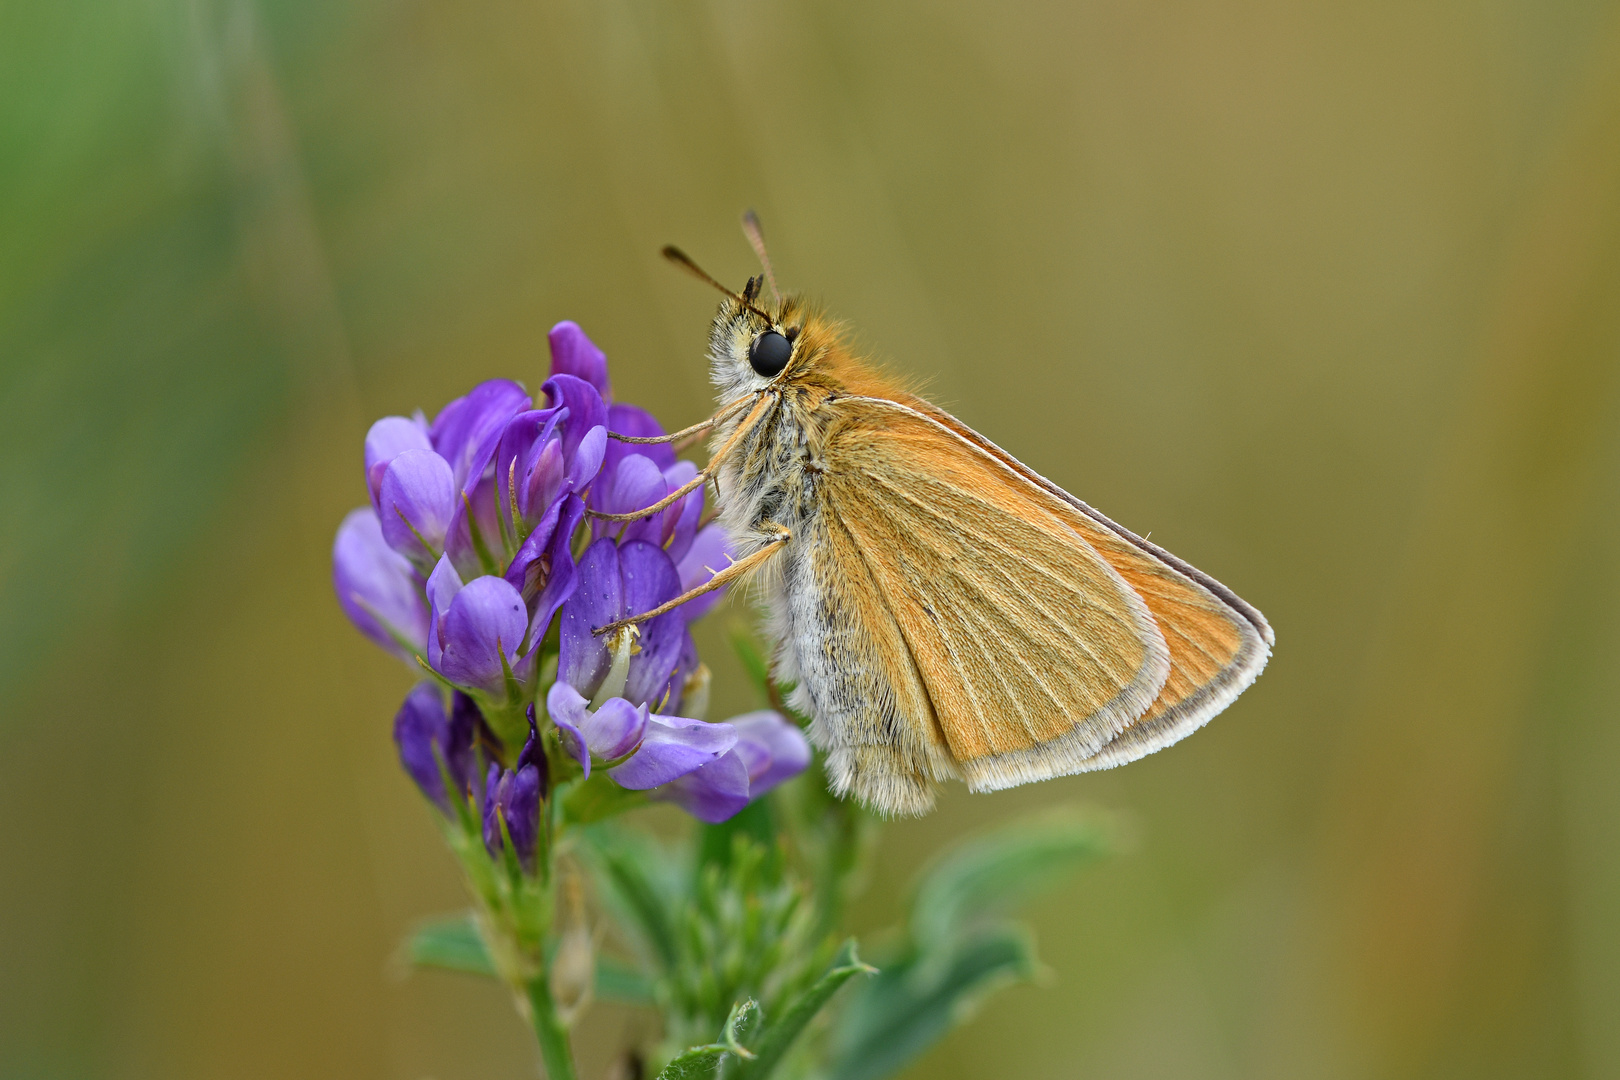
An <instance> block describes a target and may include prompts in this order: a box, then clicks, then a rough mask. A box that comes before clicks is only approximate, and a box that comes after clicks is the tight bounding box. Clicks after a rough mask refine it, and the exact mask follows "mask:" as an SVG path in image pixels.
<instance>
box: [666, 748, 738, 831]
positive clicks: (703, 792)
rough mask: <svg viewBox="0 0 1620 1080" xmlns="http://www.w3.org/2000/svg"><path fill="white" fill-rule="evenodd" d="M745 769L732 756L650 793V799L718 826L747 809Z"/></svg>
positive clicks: (724, 756)
mask: <svg viewBox="0 0 1620 1080" xmlns="http://www.w3.org/2000/svg"><path fill="white" fill-rule="evenodd" d="M748 797H749V787H748V768H747V766H746V765H744V764H743V761H742V758H740V757H739V756H738V755H737V754H736V753H735V752H732V753H728V754H723V755H721V756H720V757H719V758H716V759H715V760H714V761H712V762H710V763H709V764H707V765H705V766H703V767H702V768H700V769H697V770H695V771H693V772H690V773H688V774H686V775H685V776H683V777H681V778H679V779H678V780H675V781H674V782H672V783H670V784H669V785H667V786H665V787H662V788H659V789H658V790H657V791H655V792H653V798H655V799H664V800H667V801H669V802H673V803H675V804H676V805H678V806H680V807H681V809H683V810H685V811H686V812H687V813H688V814H691V815H692V816H693V817H695V818H697V819H698V820H699V821H705V822H708V823H709V824H710V825H717V824H719V823H720V822H722V821H725V820H726V819H728V818H730V817H732V816H733V815H735V814H736V813H737V811H739V810H741V809H742V808H743V807H745V806H747V805H748Z"/></svg>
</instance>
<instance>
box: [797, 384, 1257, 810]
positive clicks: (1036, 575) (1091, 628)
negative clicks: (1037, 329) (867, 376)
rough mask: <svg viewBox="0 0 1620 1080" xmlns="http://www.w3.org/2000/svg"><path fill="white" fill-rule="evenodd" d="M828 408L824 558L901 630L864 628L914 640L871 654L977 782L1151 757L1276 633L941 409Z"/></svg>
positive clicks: (1228, 695) (1247, 671)
mask: <svg viewBox="0 0 1620 1080" xmlns="http://www.w3.org/2000/svg"><path fill="white" fill-rule="evenodd" d="M917 404H918V405H922V403H921V402H918V403H917ZM826 408H828V409H829V410H830V411H831V412H832V414H833V419H832V421H831V423H830V424H829V425H828V426H827V427H826V428H825V429H824V440H823V446H822V447H821V454H822V464H823V468H824V470H825V472H824V474H823V475H822V476H821V477H820V480H819V483H818V490H819V491H820V493H821V496H822V499H821V502H822V508H823V511H824V515H825V527H826V539H827V541H828V543H827V545H826V561H827V563H828V565H827V566H826V567H825V570H824V573H825V574H826V575H830V576H832V577H834V578H836V577H840V576H845V577H847V578H848V579H851V580H855V581H859V582H861V584H862V585H863V586H866V587H869V588H870V589H872V590H874V591H875V592H876V593H877V594H878V597H879V598H880V600H881V609H882V610H881V611H878V610H873V611H871V613H870V614H869V615H867V616H866V618H867V619H868V620H870V621H872V622H874V623H881V622H883V621H884V619H883V616H884V614H886V615H887V616H888V618H889V619H890V620H892V626H893V629H897V630H898V635H896V634H895V633H894V632H893V629H891V628H889V627H884V628H881V629H878V628H876V627H874V630H873V634H872V640H877V639H878V638H882V639H885V640H888V641H894V640H895V639H896V638H897V637H898V639H899V640H901V641H903V643H904V648H905V653H904V654H903V655H902V654H900V653H899V651H898V646H895V647H892V648H880V649H878V650H876V655H875V656H872V657H862V658H860V660H861V662H866V663H876V664H878V665H879V666H882V667H885V668H887V669H888V674H889V677H890V678H891V679H892V680H893V685H896V686H907V687H917V688H918V689H920V690H922V691H923V693H924V694H925V695H926V698H927V706H928V708H929V709H931V711H932V714H933V715H932V716H931V717H922V716H918V717H908V719H909V720H910V721H911V722H913V723H920V724H923V725H929V724H932V725H937V730H938V732H939V733H940V734H941V735H942V736H943V739H944V741H945V742H946V744H947V745H948V746H949V749H950V753H951V755H952V756H953V757H954V758H955V759H956V762H957V764H958V767H959V769H960V771H961V772H962V774H963V776H964V778H965V779H966V780H967V781H968V784H969V786H970V787H972V788H973V789H975V790H990V789H994V788H1000V787H1008V786H1012V785H1014V784H1020V783H1025V782H1028V781H1031V780H1038V779H1044V778H1047V777H1050V776H1057V775H1063V774H1066V773H1072V772H1079V771H1084V770H1087V769H1096V768H1106V767H1108V766H1110V765H1115V764H1121V763H1123V762H1124V761H1128V760H1131V759H1133V758H1135V757H1139V756H1141V755H1142V754H1145V753H1148V752H1151V751H1152V750H1154V749H1157V748H1159V747H1160V746H1163V745H1168V743H1169V742H1173V741H1175V740H1176V739H1178V738H1180V737H1181V736H1182V735H1184V734H1185V733H1186V732H1187V731H1190V730H1192V728H1194V727H1196V726H1198V725H1199V724H1201V723H1203V722H1204V721H1205V720H1207V719H1208V717H1209V716H1212V715H1214V713H1215V712H1218V711H1219V709H1220V708H1222V707H1224V705H1225V704H1226V703H1228V702H1229V701H1230V700H1231V699H1232V698H1233V697H1235V696H1236V694H1237V693H1238V692H1239V691H1241V689H1242V688H1243V687H1245V686H1247V685H1248V683H1249V682H1251V681H1253V678H1254V676H1255V675H1257V674H1258V672H1259V666H1262V665H1263V664H1264V659H1265V655H1266V644H1267V643H1268V642H1267V641H1265V640H1264V638H1263V637H1262V635H1261V633H1260V632H1259V630H1258V629H1257V628H1256V626H1255V625H1254V624H1253V623H1252V622H1251V621H1249V620H1248V619H1247V618H1246V617H1245V616H1244V614H1243V613H1242V612H1241V611H1240V610H1239V609H1238V608H1236V607H1234V606H1233V605H1232V604H1231V603H1228V602H1227V601H1226V600H1225V599H1223V598H1222V597H1221V596H1220V595H1219V594H1218V593H1217V592H1216V591H1214V590H1213V589H1211V588H1210V587H1208V586H1207V585H1205V584H1203V583H1202V582H1200V581H1199V580H1197V579H1195V578H1194V577H1193V576H1191V575H1189V574H1188V573H1187V572H1186V571H1185V570H1184V569H1182V568H1180V567H1178V566H1177V565H1175V564H1173V563H1172V562H1171V561H1169V560H1167V559H1166V558H1164V557H1161V556H1160V555H1158V554H1156V553H1155V551H1153V550H1150V548H1151V545H1149V546H1148V547H1144V546H1142V545H1143V543H1145V542H1141V541H1136V540H1135V539H1134V538H1133V537H1131V536H1130V535H1129V534H1127V533H1124V531H1123V530H1119V529H1118V528H1117V527H1115V526H1112V523H1111V522H1107V520H1106V519H1100V515H1095V514H1094V512H1092V513H1088V512H1087V510H1088V508H1085V507H1084V505H1083V504H1078V503H1077V502H1076V501H1075V500H1072V498H1071V497H1068V496H1066V495H1065V494H1064V493H1063V492H1062V491H1061V489H1056V488H1054V487H1053V486H1052V485H1049V484H1047V483H1045V482H1044V481H1042V480H1040V479H1039V478H1038V477H1037V476H1035V474H1033V473H1031V472H1029V470H1027V469H1025V468H1024V467H1023V466H1022V465H1020V464H1018V463H1017V462H1016V460H1015V459H1012V458H1011V457H1010V455H1006V454H1005V453H1004V452H1001V451H999V450H997V449H996V448H994V447H993V445H991V444H988V443H986V442H985V441H984V440H982V439H980V438H979V437H977V436H976V435H974V434H973V433H972V432H971V431H970V430H969V429H966V428H965V427H964V426H962V425H960V423H959V422H957V421H954V419H953V418H950V417H948V414H943V413H940V412H939V411H938V410H935V409H933V408H932V407H931V406H925V408H926V409H927V410H928V411H927V412H926V413H925V412H923V411H922V410H921V409H918V408H914V407H911V406H909V405H906V404H900V403H897V402H894V401H889V400H885V399H880V398H844V399H840V400H838V401H836V402H833V403H829V405H827V406H826ZM1099 519H1100V520H1099ZM1187 569H1190V568H1187ZM1193 573H1194V574H1196V571H1194V572H1193ZM868 583H869V584H868ZM859 591H861V592H864V589H863V590H859ZM1238 603H1240V604H1241V601H1239V602H1238ZM863 604H864V606H866V607H868V608H874V605H873V603H872V601H871V600H869V599H868V600H864V601H863ZM1245 606H1246V605H1245ZM1251 610H1252V609H1251ZM1257 614H1258V613H1256V615H1257ZM1260 625H1261V626H1263V625H1264V623H1263V620H1262V621H1261V624H1260ZM919 683H920V687H919V686H918V684H919ZM905 696H906V697H911V698H913V699H914V700H915V698H916V696H918V695H915V694H907V695H905ZM911 711H917V710H916V709H915V708H914V709H912V710H908V712H911ZM853 786H855V787H857V789H859V788H860V786H861V785H860V784H859V783H858V782H857V783H855V784H854V785H853Z"/></svg>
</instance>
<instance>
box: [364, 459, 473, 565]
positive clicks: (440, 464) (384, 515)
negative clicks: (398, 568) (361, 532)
mask: <svg viewBox="0 0 1620 1080" xmlns="http://www.w3.org/2000/svg"><path fill="white" fill-rule="evenodd" d="M378 503H379V507H380V508H379V509H378V511H377V512H378V514H379V515H380V516H381V519H382V532H383V539H385V540H387V541H388V545H389V546H390V547H392V548H393V549H394V550H395V551H397V552H399V553H400V554H401V555H404V556H405V557H406V558H408V559H410V560H411V561H412V562H414V563H415V564H416V565H417V566H418V567H421V568H422V569H424V570H426V569H429V568H431V567H432V566H433V564H434V563H435V562H437V561H438V558H439V555H440V553H441V552H443V550H444V534H445V530H446V529H448V528H449V527H450V518H451V517H452V516H453V514H454V513H455V506H456V482H455V476H454V475H453V474H452V473H451V472H450V463H449V462H447V461H445V460H444V458H442V457H440V456H439V455H438V454H436V453H434V452H433V451H432V450H406V451H404V452H403V453H400V454H398V455H396V456H395V458H394V460H392V461H390V462H389V463H388V466H387V468H386V469H385V470H384V472H383V478H382V488H381V490H380V491H379V492H378ZM424 544H425V545H426V546H425V547H424Z"/></svg>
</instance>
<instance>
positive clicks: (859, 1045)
mask: <svg viewBox="0 0 1620 1080" xmlns="http://www.w3.org/2000/svg"><path fill="white" fill-rule="evenodd" d="M930 967H932V965H930ZM934 970H937V972H938V973H937V974H936V975H934V976H933V977H932V978H929V979H919V978H918V976H919V975H922V974H924V972H923V970H922V969H920V968H919V967H918V965H917V964H916V963H915V962H913V963H907V964H898V965H893V966H890V967H885V968H884V969H883V971H882V972H881V973H880V974H879V975H878V976H877V977H876V978H874V979H872V980H870V981H869V982H867V983H866V984H864V985H863V986H861V987H860V990H859V992H858V993H857V995H856V996H855V997H853V998H851V999H850V1001H849V1003H848V1005H847V1007H846V1008H845V1009H844V1010H843V1013H842V1014H841V1016H840V1022H839V1024H838V1027H837V1028H836V1029H835V1031H834V1035H833V1062H832V1066H831V1068H830V1069H829V1070H828V1072H827V1076H828V1078H829V1080H880V1078H882V1077H885V1076H891V1075H893V1074H894V1073H896V1072H898V1071H899V1070H900V1069H902V1068H904V1067H905V1066H906V1065H907V1064H908V1063H910V1062H911V1060H912V1059H913V1058H915V1057H916V1056H917V1055H918V1054H921V1053H922V1052H923V1051H924V1050H926V1049H928V1048H929V1047H930V1046H932V1045H933V1044H934V1043H935V1042H936V1041H938V1040H939V1038H940V1036H942V1035H944V1034H945V1033H946V1032H947V1031H949V1030H950V1029H951V1028H952V1027H954V1026H956V1025H957V1024H960V1023H962V1022H963V1021H964V1020H966V1019H967V1018H968V1016H969V1015H970V1014H971V1013H972V1011H973V1009H974V1007H975V1006H977V1005H978V1003H979V1002H981V1001H982V1000H984V998H985V997H987V996H988V995H990V994H991V993H994V992H995V991H996V990H998V989H1000V988H1002V987H1004V986H1007V985H1009V984H1011V983H1014V982H1019V981H1021V980H1024V979H1029V978H1031V977H1033V976H1034V974H1035V972H1036V970H1037V964H1036V960H1035V949H1034V946H1033V945H1032V944H1031V942H1030V940H1029V936H1028V934H1027V933H1025V932H1024V931H1022V930H1020V929H1019V928H1017V927H1011V926H1003V927H998V928H995V929H993V930H991V931H988V932H984V933H981V934H977V935H974V936H973V937H972V938H971V939H969V940H967V941H964V942H961V943H960V944H959V946H958V947H957V948H956V949H954V950H953V951H952V953H951V955H950V956H949V957H948V960H947V962H946V963H944V964H943V965H940V966H939V967H938V968H937V969H934Z"/></svg>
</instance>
